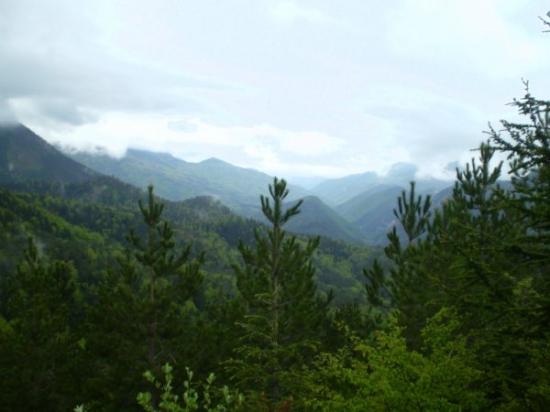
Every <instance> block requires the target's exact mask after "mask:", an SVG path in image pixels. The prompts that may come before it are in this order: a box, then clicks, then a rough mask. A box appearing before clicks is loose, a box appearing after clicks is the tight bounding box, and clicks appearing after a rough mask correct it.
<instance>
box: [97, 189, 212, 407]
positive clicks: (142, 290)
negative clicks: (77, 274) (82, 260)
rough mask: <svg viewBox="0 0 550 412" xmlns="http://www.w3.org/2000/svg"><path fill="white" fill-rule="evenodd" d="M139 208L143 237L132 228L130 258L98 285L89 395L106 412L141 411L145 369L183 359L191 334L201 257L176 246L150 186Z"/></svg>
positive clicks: (121, 259) (121, 261) (152, 368)
mask: <svg viewBox="0 0 550 412" xmlns="http://www.w3.org/2000/svg"><path fill="white" fill-rule="evenodd" d="M139 208H140V211H141V214H142V216H143V221H144V224H145V231H144V234H143V237H144V239H142V237H140V236H138V234H137V233H136V232H135V231H133V230H132V231H130V234H129V236H128V242H129V248H128V250H127V251H126V255H125V256H123V257H120V259H119V267H118V269H116V270H112V271H110V272H109V273H108V274H107V275H106V276H105V278H104V279H103V281H102V282H101V283H100V285H99V286H98V288H97V293H96V298H97V301H96V302H94V305H93V307H92V308H91V310H90V311H91V316H90V333H89V335H90V342H89V347H90V351H91V354H92V356H93V357H94V358H95V359H94V361H95V362H96V363H97V364H96V366H95V369H96V370H97V371H98V375H97V376H96V377H95V378H94V379H92V380H91V381H90V382H89V385H90V392H91V394H92V398H95V399H96V400H97V401H99V403H101V402H103V403H104V405H103V407H104V408H106V409H107V410H111V409H112V410H121V409H124V410H128V409H131V408H136V409H137V404H136V403H135V393H137V392H139V391H140V390H142V389H143V388H144V385H145V381H144V380H143V377H142V374H143V372H144V371H145V370H149V371H151V372H152V373H160V371H161V367H162V365H163V364H164V363H166V362H172V363H177V362H178V361H180V360H182V354H183V353H185V340H186V339H185V336H187V335H186V334H187V333H190V332H189V331H186V330H185V329H184V328H185V320H186V315H185V313H186V312H187V311H188V310H189V309H188V303H189V301H190V299H192V298H193V297H194V296H195V294H196V293H197V290H198V288H199V286H200V284H201V280H202V274H201V271H200V265H201V264H202V261H203V256H202V255H200V256H199V257H198V258H197V259H192V258H191V256H190V255H191V248H190V246H186V247H184V248H180V247H178V246H177V245H176V242H175V240H174V232H173V230H172V228H171V226H170V224H169V223H168V222H166V221H164V220H163V219H162V212H163V208H164V206H163V204H161V203H159V202H158V201H157V199H155V196H154V193H153V188H152V187H151V186H150V187H149V190H148V201H147V204H146V205H144V204H143V203H142V202H141V201H140V202H139ZM94 391H97V392H96V393H94ZM154 400H155V399H154Z"/></svg>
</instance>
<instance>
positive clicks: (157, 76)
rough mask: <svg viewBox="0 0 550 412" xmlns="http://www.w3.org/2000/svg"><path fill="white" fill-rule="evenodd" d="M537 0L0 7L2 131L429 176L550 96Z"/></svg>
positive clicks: (307, 168) (192, 157) (239, 160)
mask: <svg viewBox="0 0 550 412" xmlns="http://www.w3.org/2000/svg"><path fill="white" fill-rule="evenodd" d="M548 9H550V5H549V4H548V2H547V1H542V0H541V1H539V0H432V1H423V0H392V1H385V2H383V1H375V0H341V1H334V0H316V1H313V0H312V1H308V0H294V1H277V0H273V1H267V0H266V1H262V0H247V1H246V0H224V1H220V0H193V1H191V0H171V1H170V0H155V1H138V0H128V1H115V0H105V1H100V0H93V1H92V0H90V1H76V0H65V1H46V0H35V1H27V0H0V118H3V119H17V120H19V121H21V122H23V123H24V124H26V125H27V126H29V127H31V128H32V129H33V130H35V131H36V132H37V133H39V134H40V135H42V136H43V137H45V138H46V139H48V140H50V141H52V142H61V143H63V144H70V145H72V146H76V147H80V148H82V147H88V148H90V147H94V146H102V147H106V148H107V149H108V150H109V151H111V152H112V153H116V154H118V155H120V154H122V153H123V152H124V150H125V149H126V148H127V147H129V146H131V147H137V148H146V149H152V150H156V151H168V152H170V153H172V154H174V155H176V156H178V157H181V158H183V159H185V160H189V161H198V160H202V159H206V158H209V157H218V158H221V159H223V160H226V161H229V162H231V163H234V164H237V165H240V166H247V167H253V168H257V169H260V170H262V171H266V172H269V173H273V174H277V175H280V176H286V177H289V176H341V175H345V174H349V173H357V172H363V171H366V170H376V171H384V170H387V168H388V167H389V165H390V164H392V163H394V162H397V161H407V162H414V163H417V164H418V165H419V167H420V171H421V173H428V174H435V175H437V174H439V173H441V172H442V171H443V170H444V168H445V165H447V164H448V163H449V162H452V161H456V160H458V161H465V160H466V159H468V158H469V157H471V156H472V153H471V152H470V151H469V150H470V149H472V148H474V147H476V146H477V145H478V144H479V142H480V141H481V140H482V139H483V138H484V135H483V133H482V131H483V130H486V129H487V123H488V122H489V121H491V122H493V123H497V122H498V120H499V119H501V118H504V117H506V118H510V116H511V115H512V113H513V110H512V108H510V107H509V106H507V105H506V103H508V102H510V101H511V100H512V98H513V97H520V96H521V95H522V93H523V85H522V83H521V79H522V78H525V79H529V80H530V85H531V90H532V92H533V94H535V95H537V96H538V97H541V98H548V97H550V76H549V74H550V71H549V70H550V34H544V33H542V30H543V27H542V24H541V23H540V21H539V20H538V16H544V15H545V14H546V12H547V11H548Z"/></svg>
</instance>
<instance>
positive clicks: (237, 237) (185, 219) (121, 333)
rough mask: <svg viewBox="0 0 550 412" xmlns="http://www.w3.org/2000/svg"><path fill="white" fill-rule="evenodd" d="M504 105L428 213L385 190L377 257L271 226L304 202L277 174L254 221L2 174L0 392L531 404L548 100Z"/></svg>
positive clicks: (208, 202) (541, 371)
mask: <svg viewBox="0 0 550 412" xmlns="http://www.w3.org/2000/svg"><path fill="white" fill-rule="evenodd" d="M514 104H515V105H516V107H517V108H518V109H519V111H520V113H521V114H523V115H524V116H525V119H526V122H525V123H524V124H523V123H522V124H515V123H508V122H504V123H503V126H504V129H505V130H504V131H503V132H497V131H494V130H493V131H491V136H490V140H489V141H488V142H486V143H483V144H482V145H481V147H480V149H479V152H478V160H476V161H474V160H472V163H471V164H469V165H467V166H466V167H465V168H464V169H460V170H459V171H457V180H456V182H455V185H454V189H453V190H452V193H451V194H450V196H449V197H448V199H447V200H445V201H443V203H442V207H441V208H440V209H436V210H432V200H431V197H430V196H423V195H417V193H416V191H417V189H416V186H415V185H414V184H412V185H411V187H410V189H409V190H408V191H407V192H406V193H403V194H401V195H400V197H399V199H398V201H397V202H396V206H395V211H394V216H395V219H396V220H397V221H398V222H399V226H398V228H396V227H394V228H393V229H392V231H391V232H390V233H389V234H388V241H389V244H388V246H387V247H386V248H385V257H384V259H382V260H379V259H377V260H376V261H374V263H373V262H372V261H371V259H372V258H373V257H374V255H373V254H372V253H369V251H368V250H367V249H362V248H360V247H357V246H351V245H347V244H344V243H342V242H337V241H331V240H328V239H323V240H320V239H319V238H313V237H312V238H305V237H295V236H294V235H292V234H290V233H289V232H287V231H286V228H287V226H288V224H290V223H291V222H292V220H293V219H294V218H295V217H296V216H297V215H299V213H300V209H301V208H302V207H303V205H302V203H301V202H298V203H292V202H288V201H287V200H286V199H287V196H288V193H289V192H288V188H287V186H286V182H285V181H281V180H277V179H275V180H274V181H273V182H272V184H271V185H270V187H269V194H268V195H267V196H262V198H261V202H260V207H261V210H262V212H263V214H264V219H265V222H266V223H265V225H263V224H259V223H256V222H254V221H250V220H244V219H242V218H240V217H237V216H235V215H233V214H232V213H231V212H230V211H229V209H227V208H226V207H225V206H223V205H221V204H220V203H219V202H216V201H215V200H213V199H212V198H208V197H202V198H201V197H199V198H194V199H190V200H188V201H184V202H170V201H166V200H162V199H159V198H157V197H155V196H154V192H153V189H152V188H150V189H149V192H148V193H144V192H142V191H141V190H140V189H137V188H134V187H132V186H130V185H127V184H124V183H121V182H119V181H117V180H116V179H114V178H111V177H106V176H96V175H90V176H89V177H88V178H87V180H86V181H84V182H70V181H68V180H63V179H60V180H55V179H53V180H51V181H49V182H48V181H44V180H42V181H31V180H28V181H24V179H22V178H20V176H21V175H20V174H18V175H17V179H13V180H12V181H11V182H6V183H4V187H3V188H2V189H0V190H1V191H0V216H1V220H0V221H1V224H2V231H1V232H0V236H1V240H2V242H1V244H2V248H1V249H0V250H1V252H0V270H1V274H2V276H1V278H0V280H1V282H0V296H1V304H0V314H1V318H0V366H1V370H2V371H3V373H2V376H1V378H0V379H1V381H0V382H1V386H2V389H3V390H2V391H1V394H0V396H1V405H2V407H3V408H4V409H5V410H44V411H48V410H52V411H57V410H71V409H73V408H75V407H77V405H80V406H78V409H79V410H90V411H93V410H98V411H111V410H112V411H115V410H117V411H119V410H142V409H145V410H197V408H198V410H208V408H213V407H217V408H218V409H217V410H254V411H256V410H280V411H282V410H341V411H348V410H371V409H372V410H418V411H424V410H457V411H458V410H541V411H542V410H545V409H547V406H548V405H550V390H549V386H548V385H549V382H550V369H549V366H548V365H550V363H549V362H548V359H549V355H550V344H549V342H550V335H549V328H548V325H549V323H548V322H549V319H550V318H549V316H550V314H549V310H550V303H549V300H548V296H550V283H549V278H548V273H549V270H550V268H549V266H548V253H549V250H548V245H549V244H550V242H549V239H548V230H549V227H550V223H549V219H550V217H549V205H550V189H549V188H550V180H549V176H550V175H549V171H548V164H550V160H549V159H550V152H549V149H548V147H549V139H550V125H549V120H550V103H549V102H546V101H541V100H537V99H535V98H533V97H532V96H531V95H529V94H527V95H526V96H525V97H524V98H523V99H521V100H519V101H516V102H515V103H514ZM497 151H500V152H503V153H504V154H506V155H507V156H508V157H509V161H510V167H511V170H512V173H513V175H512V182H511V184H506V185H505V186H506V188H505V189H504V188H502V187H501V186H500V183H499V178H501V177H502V176H501V168H502V164H496V165H495V164H494V162H492V159H493V156H494V154H495V152H497ZM75 167H76V168H77V169H78V168H79V167H80V166H75ZM289 205H290V206H289ZM360 268H365V271H364V274H365V278H364V282H362V281H360V280H359V279H358V278H357V276H356V273H357V271H358V270H359V269H360ZM363 283H364V285H365V289H364V292H361V290H360V289H362V288H363V286H362V284H363ZM362 293H364V295H363V294H362ZM361 297H366V301H365V300H362V299H361ZM146 371H147V373H145V372H146ZM191 371H193V372H191ZM144 373H145V375H144ZM211 373H214V374H215V378H214V377H213V376H214V375H210V374H211ZM194 382H196V383H194ZM200 382H202V383H200ZM205 382H206V383H205ZM203 383H205V385H206V386H205V385H203ZM223 385H229V387H230V389H228V388H225V387H224V386H223ZM182 394H183V395H182ZM176 395H181V396H176ZM193 405H195V406H193ZM177 408H182V409H177ZM185 408H187V409H185ZM193 408H195V409H193Z"/></svg>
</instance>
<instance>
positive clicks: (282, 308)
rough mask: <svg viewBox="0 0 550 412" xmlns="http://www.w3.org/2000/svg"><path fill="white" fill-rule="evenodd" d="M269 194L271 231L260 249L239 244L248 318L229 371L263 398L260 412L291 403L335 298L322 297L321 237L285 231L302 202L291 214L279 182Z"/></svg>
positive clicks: (261, 235) (261, 234) (263, 234)
mask: <svg viewBox="0 0 550 412" xmlns="http://www.w3.org/2000/svg"><path fill="white" fill-rule="evenodd" d="M269 194H270V196H269V197H265V196H261V206H262V212H263V214H264V216H265V217H266V219H267V220H268V221H269V227H268V228H265V229H264V230H258V231H257V232H256V234H255V240H256V244H255V246H254V247H249V246H246V245H244V244H243V243H241V244H240V245H239V250H240V252H241V256H242V261H243V262H242V264H241V265H235V266H234V269H235V272H236V275H237V285H238V289H239V292H240V295H241V297H242V299H243V302H244V305H245V308H246V309H245V310H246V315H245V317H244V319H243V321H242V322H240V326H241V327H242V330H243V337H242V340H241V345H240V346H239V347H238V348H237V349H236V351H235V358H234V359H233V360H232V361H230V362H229V369H230V371H231V372H232V373H233V376H234V378H235V380H236V381H237V383H238V384H239V385H240V386H241V387H242V388H244V389H247V390H250V389H252V390H253V391H255V393H256V394H257V395H259V396H260V398H262V399H263V403H262V405H256V408H262V407H263V408H266V407H267V408H268V409H270V410H271V409H273V408H276V407H277V405H280V404H281V402H289V401H290V397H291V395H292V386H293V385H295V384H296V382H293V379H292V369H293V368H299V367H300V366H301V365H303V364H304V362H307V361H308V360H309V359H311V357H312V355H313V353H314V352H315V349H316V348H317V347H318V345H319V339H320V333H321V327H322V323H323V321H324V319H325V317H326V310H327V304H328V300H329V299H330V298H328V299H322V298H321V297H319V296H318V294H317V292H316V285H315V280H314V274H315V269H314V267H313V265H312V256H313V254H314V252H315V250H316V249H317V247H318V245H319V238H311V239H308V240H307V241H301V240H299V239H298V238H297V237H296V236H294V235H290V234H289V233H287V232H286V231H285V230H284V225H285V224H286V223H287V222H288V221H289V220H290V219H291V218H292V217H294V216H296V215H297V214H298V213H299V212H300V206H301V204H302V202H301V201H299V202H297V203H296V204H294V205H293V206H291V207H288V208H287V209H286V210H285V209H284V205H283V202H284V200H285V198H286V197H287V196H288V189H287V187H286V182H285V180H278V179H277V178H275V179H274V181H273V184H272V185H270V186H269ZM250 398H252V399H253V398H254V397H253V396H252V397H249V399H250Z"/></svg>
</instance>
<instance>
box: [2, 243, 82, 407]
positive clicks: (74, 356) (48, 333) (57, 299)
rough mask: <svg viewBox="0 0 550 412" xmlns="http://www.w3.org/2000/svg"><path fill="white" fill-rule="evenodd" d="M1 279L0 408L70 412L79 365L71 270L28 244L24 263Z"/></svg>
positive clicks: (76, 295) (77, 317)
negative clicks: (44, 256)
mask: <svg viewBox="0 0 550 412" xmlns="http://www.w3.org/2000/svg"><path fill="white" fill-rule="evenodd" d="M2 280H3V281H4V282H3V285H2V286H3V288H5V289H7V290H5V292H7V293H6V295H7V302H5V308H6V310H5V313H3V314H2V315H3V317H2V316H0V371H1V373H0V388H1V390H0V405H1V409H3V410H13V411H15V410H25V411H31V410H36V411H38V410H40V411H58V410H72V408H73V407H74V405H75V404H76V402H77V401H78V399H79V398H78V396H79V394H78V390H79V388H80V386H79V383H81V377H82V373H81V372H82V360H83V356H82V355H83V351H82V347H81V341H80V338H79V335H78V333H77V332H76V330H77V325H78V321H79V320H80V309H81V300H80V293H79V286H78V282H77V277H76V271H75V269H74V267H73V266H72V265H71V264H70V263H67V262H63V261H57V260H54V261H51V262H48V261H47V260H46V259H45V258H42V257H40V256H39V252H38V249H37V247H36V244H35V243H34V241H33V240H32V239H29V243H28V247H27V249H26V251H25V258H24V261H23V262H22V263H21V264H20V265H19V266H18V268H17V271H16V273H15V274H14V275H13V276H9V277H8V279H2Z"/></svg>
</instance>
